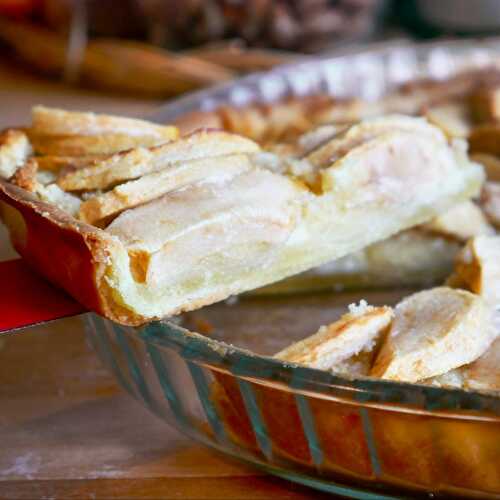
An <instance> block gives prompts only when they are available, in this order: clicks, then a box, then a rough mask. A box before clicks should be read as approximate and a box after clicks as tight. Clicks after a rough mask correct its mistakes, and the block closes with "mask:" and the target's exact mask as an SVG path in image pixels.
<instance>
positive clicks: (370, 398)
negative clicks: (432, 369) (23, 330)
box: [90, 313, 500, 423]
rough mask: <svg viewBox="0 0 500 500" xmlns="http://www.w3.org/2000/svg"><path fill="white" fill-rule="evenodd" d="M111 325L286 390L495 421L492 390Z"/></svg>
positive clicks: (166, 327)
mask: <svg viewBox="0 0 500 500" xmlns="http://www.w3.org/2000/svg"><path fill="white" fill-rule="evenodd" d="M90 314H94V313H90ZM101 319H102V320H103V321H109V322H110V323H112V322H111V321H110V320H107V319H105V318H101ZM112 324H113V326H114V328H119V329H123V330H125V332H126V333H127V332H128V334H129V335H130V336H132V337H134V338H137V337H139V338H140V340H141V341H143V342H145V343H146V344H153V345H154V346H156V347H159V348H168V349H173V350H174V351H176V352H177V354H178V355H179V356H180V357H181V358H183V359H184V360H186V361H192V362H195V363H197V364H200V365H204V366H207V367H209V368H210V369H213V370H215V371H218V372H223V373H228V374H230V376H234V377H238V378H243V379H247V380H251V381H252V382H255V383H258V384H262V385H268V386H269V385H271V386H276V387H278V388H279V389H281V390H285V391H287V392H293V393H300V394H304V395H309V396H313V397H318V398H321V399H330V400H332V399H333V400H338V401H341V402H344V403H347V404H350V405H356V406H363V407H373V408H378V409H383V410H391V409H392V410H393V411H399V412H405V413H412V414H415V413H419V414H422V415H431V416H441V417H443V418H456V419H465V420H489V421H495V422H498V423H500V397H499V396H498V395H497V394H495V393H494V392H492V391H479V390H465V389H457V388H447V387H434V386H430V385H422V384H412V383H409V382H400V381H393V380H383V379H379V378H374V377H350V376H349V375H340V374H334V373H332V372H329V371H326V370H319V369H316V368H309V367H306V366H301V365H299V364H296V363H286V362H283V361H281V360H278V359H274V358H272V357H270V356H264V355H259V354H256V353H254V352H251V351H249V350H246V349H243V348H240V347H236V346H234V345H232V344H229V343H227V342H225V341H221V340H216V339H212V338H210V337H206V336H204V335H202V334H199V333H197V332H193V331H190V330H188V329H186V328H184V327H181V326H179V325H176V324H175V323H172V322H171V321H168V320H160V321H153V322H150V323H147V324H146V325H143V326H141V327H123V326H120V325H117V324H116V323H112Z"/></svg>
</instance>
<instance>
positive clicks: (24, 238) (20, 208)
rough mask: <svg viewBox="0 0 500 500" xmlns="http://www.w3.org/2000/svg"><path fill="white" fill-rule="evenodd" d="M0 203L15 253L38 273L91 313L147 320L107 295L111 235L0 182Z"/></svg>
mask: <svg viewBox="0 0 500 500" xmlns="http://www.w3.org/2000/svg"><path fill="white" fill-rule="evenodd" d="M0 200H1V201H2V202H3V203H2V210H1V217H2V219H3V221H4V223H5V224H6V225H7V227H8V229H9V231H10V233H11V237H12V240H13V244H14V246H15V248H16V250H17V251H18V252H19V253H20V254H21V256H22V257H23V258H24V259H26V261H27V262H28V263H29V264H30V265H31V266H32V267H33V268H34V269H35V270H36V271H38V272H40V273H42V274H43V275H44V276H45V277H46V278H48V279H49V280H50V281H51V282H53V283H56V284H58V285H59V286H61V287H62V288H64V289H65V290H66V291H68V292H69V293H70V294H71V295H72V296H73V297H74V298H75V299H76V300H78V301H79V302H80V303H82V304H83V305H85V306H86V307H87V308H89V309H90V310H93V311H96V312H98V313H100V314H103V315H104V316H106V317H108V318H110V319H113V320H114V321H117V322H119V323H126V324H140V323H143V322H144V321H145V319H144V318H142V317H139V316H137V315H134V314H133V313H131V312H130V311H128V310H125V309H123V308H121V307H120V306H119V304H117V303H116V301H115V300H114V299H113V296H112V295H111V294H109V293H107V290H108V288H107V282H106V280H105V273H106V269H107V266H108V264H109V261H110V256H111V255H112V253H113V246H114V245H115V242H114V241H113V239H112V238H111V237H110V236H109V235H107V234H106V233H105V232H103V231H100V230H99V229H97V228H95V227H93V226H90V225H88V224H85V223H82V222H78V221H77V220H76V219H74V218H73V217H71V216H69V215H67V214H66V213H65V212H63V211H62V210H60V209H59V208H57V207H55V206H54V205H51V204H48V203H44V202H42V201H39V200H37V199H36V198H35V197H34V196H32V195H30V194H29V193H28V192H27V191H25V190H22V189H20V188H19V187H17V186H14V185H12V184H9V183H7V182H5V181H2V180H0ZM4 204H5V205H8V208H5V205H4ZM49 245H50V252H48V251H47V247H48V246H49Z"/></svg>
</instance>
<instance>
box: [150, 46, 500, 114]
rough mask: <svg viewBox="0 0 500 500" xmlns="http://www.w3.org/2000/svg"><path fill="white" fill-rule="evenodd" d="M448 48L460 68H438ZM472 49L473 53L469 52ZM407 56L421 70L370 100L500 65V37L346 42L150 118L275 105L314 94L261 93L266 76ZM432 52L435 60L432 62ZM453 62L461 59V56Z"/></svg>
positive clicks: (289, 89) (175, 103)
mask: <svg viewBox="0 0 500 500" xmlns="http://www.w3.org/2000/svg"><path fill="white" fill-rule="evenodd" d="M443 51H449V52H454V51H455V52H459V54H458V55H459V56H460V58H461V59H462V58H463V56H467V57H465V58H464V59H466V60H464V61H461V64H460V66H459V67H458V70H457V68H455V70H452V69H451V68H450V67H448V68H439V67H438V63H441V64H443V63H444V62H445V58H446V56H445V54H444V52H443ZM481 51H482V52H481ZM467 52H469V53H468V54H467ZM408 55H410V61H411V65H414V66H415V67H414V69H415V70H416V72H415V73H410V72H408V73H407V74H406V75H403V74H402V73H400V75H399V76H398V77H397V78H393V77H392V78H391V77H389V78H387V76H388V75H384V78H383V89H380V90H383V91H382V92H380V93H378V94H376V95H371V96H368V99H369V100H375V99H377V98H378V97H380V96H382V95H383V94H384V93H386V92H388V91H390V90H393V89H394V88H396V87H397V86H399V85H402V84H405V83H409V82H411V81H414V80H415V79H416V78H418V79H427V78H430V79H433V80H445V79H447V78H449V77H451V76H454V75H457V74H459V73H461V72H464V71H467V70H473V69H476V70H477V69H484V68H487V67H490V66H495V65H498V66H499V67H500V36H489V37H488V36H485V37H474V38H468V39H457V38H447V39H443V40H439V41H427V42H414V41H411V40H408V39H406V38H403V39H395V40H389V41H381V42H375V43H371V44H369V45H368V46H365V47H358V46H349V47H344V48H341V49H338V50H335V51H332V52H328V53H325V54H323V55H319V56H303V57H299V59H298V60H297V62H292V63H287V64H283V65H280V66H277V67H275V68H273V69H271V70H268V71H258V72H254V73H251V74H249V75H246V76H243V77H240V78H236V79H234V80H231V81H229V82H224V83H221V84H218V85H214V86H212V87H210V88H208V89H202V90H198V91H195V92H190V93H188V94H187V95H185V96H183V97H180V98H176V99H174V100H172V101H171V102H168V103H167V104H164V105H162V106H160V107H159V108H158V109H156V110H155V111H154V112H153V113H151V114H150V115H148V116H147V117H146V118H147V119H149V120H151V121H153V122H158V123H167V122H171V121H174V120H176V119H177V118H179V117H180V116H182V115H184V114H187V113H190V112H194V111H213V110H214V109H216V108H217V107H218V106H220V105H227V104H232V105H236V106H237V107H239V106H245V105H247V104H250V103H255V102H260V103H263V104H264V103H267V104H270V103H272V102H274V101H277V100H279V99H281V98H283V97H286V96H289V95H294V96H306V95H311V92H310V90H311V89H310V88H309V89H307V90H309V91H306V90H305V89H298V88H293V86H289V85H286V83H287V82H283V81H281V83H285V86H284V87H286V90H285V89H284V88H283V91H282V92H281V93H279V92H276V94H274V95H271V96H264V95H262V92H260V94H259V90H260V91H262V88H261V87H262V81H263V80H265V79H268V78H277V79H287V78H289V77H290V76H291V74H294V73H299V72H302V73H304V72H306V70H307V71H310V70H311V69H315V70H316V71H317V72H318V69H319V70H324V69H325V66H327V65H328V64H331V63H332V62H336V63H339V62H345V60H346V59H352V58H353V57H355V58H359V59H361V62H362V63H365V64H367V65H368V62H369V58H371V59H372V62H373V61H374V60H376V59H379V60H380V62H382V64H387V63H388V64H394V57H395V59H396V60H397V62H398V63H400V64H401V65H402V66H405V65H406V69H408V62H406V63H405V62H404V59H403V58H404V57H405V56H408ZM431 55H432V56H433V57H434V59H433V60H432V61H429V59H431V57H430V56H431ZM450 55H451V54H450ZM455 55H456V54H455ZM391 57H392V58H393V59H392V60H389V61H387V60H384V59H391ZM365 58H366V59H365ZM454 62H455V63H456V61H454ZM318 66H319V67H318ZM315 67H316V68H315ZM322 76H326V75H322ZM393 76H394V75H393ZM379 83H380V82H379ZM259 87H260V88H259ZM235 90H237V92H235ZM313 90H314V89H313ZM316 90H319V89H316ZM297 91H298V92H297ZM323 91H325V89H323ZM326 93H327V94H329V95H331V96H333V97H336V96H340V97H360V96H359V94H358V93H357V92H356V87H350V88H349V89H348V91H347V93H344V92H342V93H341V94H340V95H339V94H338V93H337V92H335V91H332V90H331V88H330V89H327V90H326ZM234 94H236V99H231V97H234Z"/></svg>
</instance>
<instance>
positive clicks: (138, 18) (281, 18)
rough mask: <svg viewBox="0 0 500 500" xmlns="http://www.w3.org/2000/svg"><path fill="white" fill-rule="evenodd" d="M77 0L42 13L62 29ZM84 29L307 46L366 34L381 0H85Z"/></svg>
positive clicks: (189, 41)
mask: <svg viewBox="0 0 500 500" xmlns="http://www.w3.org/2000/svg"><path fill="white" fill-rule="evenodd" d="M76 3H77V0H45V4H46V6H45V8H44V15H45V18H46V20H47V22H48V23H49V24H50V25H51V26H52V27H55V28H58V29H64V26H67V25H68V23H69V19H70V17H71V11H72V9H73V8H74V6H75V5H76ZM85 3H86V9H87V20H88V28H89V32H90V34H96V35H104V36H134V37H136V36H141V35H142V36H146V37H147V38H148V39H149V41H151V42H153V43H154V44H156V45H161V46H164V47H167V48H171V49H182V48H186V47H192V46H197V45H201V44H206V43H211V42H218V41H220V40H224V39H235V38H237V39H241V40H243V41H245V42H246V43H247V44H248V45H249V46H257V47H272V48H279V49H287V50H297V51H302V52H313V51H316V50H320V49H322V48H325V47H328V46H331V45H333V44H335V43H338V42H343V41H354V40H359V39H363V40H364V39H366V38H367V37H368V36H369V35H371V34H372V33H373V32H374V31H375V30H376V28H377V25H378V19H379V14H380V12H381V6H382V5H383V4H384V3H385V2H384V0H101V1H99V0H86V2H85Z"/></svg>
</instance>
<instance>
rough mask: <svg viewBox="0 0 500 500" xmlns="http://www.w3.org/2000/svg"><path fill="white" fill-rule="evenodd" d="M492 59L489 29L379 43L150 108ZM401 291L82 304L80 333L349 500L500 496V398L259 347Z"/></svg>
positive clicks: (295, 473)
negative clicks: (186, 304)
mask: <svg viewBox="0 0 500 500" xmlns="http://www.w3.org/2000/svg"><path fill="white" fill-rule="evenodd" d="M499 61H500V42H499V41H495V40H488V41H484V42H450V43H439V44H431V45H422V46H414V45H401V44H399V45H397V46H395V45H383V46H379V47H375V48H370V49H369V50H366V51H363V52H352V53H348V54H342V55H336V56H333V57H327V58H324V59H320V60H308V61H303V62H300V63H298V64H295V65H291V66H286V67H283V68H280V69H277V70H275V71H273V72H270V73H263V74H257V75H253V76H250V77H247V78H245V79H243V80H240V81H237V82H234V83H231V84H228V85H225V86H223V87H218V88H215V89H213V90H209V91H204V92H201V93H198V94H194V95H192V96H188V97H186V98H183V99H180V100H178V101H177V102H174V103H173V104H170V105H167V106H166V107H164V108H162V109H160V110H159V112H158V113H157V115H156V116H155V119H156V120H157V121H161V122H171V121H173V120H175V119H176V118H177V117H179V116H181V115H183V114H185V113H188V112H196V111H210V110H212V109H215V108H217V107H218V106H220V105H224V104H232V105H247V104H249V103H252V102H266V103H272V102H273V101H276V100H279V99H281V98H283V97H285V96H289V95H299V96H300V95H310V94H315V93H325V92H327V93H330V94H333V95H337V96H339V97H349V96H359V97H361V98H363V99H377V98H378V97H380V96H382V95H384V94H385V93H386V92H388V91H390V90H391V89H393V88H394V87H396V86H398V85H401V84H403V83H405V82H409V81H413V80H418V79H426V78H430V79H446V78H450V77H451V76H454V75H455V74H457V73H460V72H462V71H468V70H471V69H476V68H480V67H485V66H491V65H495V66H498V62H499ZM406 294H408V291H404V290H398V291H392V292H374V291H370V292H362V293H357V294H355V293H351V292H349V293H345V292H342V293H333V292H331V293H322V294H311V293H309V294H303V295H297V296H287V297H279V296H274V297H244V298H242V299H239V300H229V301H226V302H224V303H219V304H216V305H213V306H210V307H207V308H204V309H202V310H199V311H195V312H191V313H187V314H185V315H183V316H181V317H180V319H179V321H175V322H174V321H168V320H165V321H160V322H153V323H150V324H148V325H146V326H144V327H141V328H132V327H124V326H120V325H117V324H115V323H113V322H111V321H109V320H105V319H103V318H101V317H99V316H97V315H93V314H89V315H88V336H89V339H90V341H91V343H92V345H93V346H94V348H95V349H96V351H97V352H98V354H99V355H100V357H101V358H102V360H103V361H104V363H105V364H106V365H107V366H108V367H109V368H110V369H111V370H112V371H113V373H114V374H115V376H116V378H117V380H118V381H119V382H120V384H121V385H122V386H123V387H124V388H125V389H126V390H127V391H128V392H129V393H130V394H131V395H132V396H133V397H135V398H136V399H138V400H139V401H141V402H142V403H143V404H144V405H145V406H146V407H147V408H149V409H150V410H151V411H152V412H153V413H155V414H156V415H158V416H159V417H160V418H162V419H165V420H166V421H168V422H169V423H171V424H173V425H175V426H176V427H177V428H179V429H180V430H181V431H183V432H185V433H186V434H188V435H190V436H191V437H193V438H194V439H196V440H198V441H201V442H203V443H205V444H206V445H208V446H211V447H214V448H216V449H218V450H220V451H222V452H224V453H227V454H230V455H232V456H235V457H237V458H240V459H243V460H245V461H247V462H250V463H252V464H254V465H256V466H259V467H262V468H264V469H266V470H267V471H269V472H271V473H272V474H276V475H278V476H282V477H285V478H288V479H291V480H293V481H297V482H300V483H303V484H306V485H309V486H312V487H315V488H318V489H321V490H325V491H329V492H331V493H336V494H339V495H343V496H347V497H352V498H374V499H375V498H399V497H401V496H404V497H408V496H409V495H412V496H413V495H414V496H419V495H423V496H426V495H427V493H429V492H432V493H433V494H435V495H437V496H439V495H441V494H442V495H447V496H452V497H454V498H456V497H461V496H464V497H480V498H498V497H499V495H500V398H499V397H498V396H496V395H494V394H491V393H480V392H473V391H465V390H458V389H446V388H438V387H432V386H424V385H416V384H408V383H398V382H388V381H383V380H377V379H373V378H368V377H366V378H359V379H354V378H349V377H347V376H338V375H335V374H332V373H329V372H326V371H319V370H315V369H310V368H306V367H301V366H298V365H293V364H286V363H283V362H281V361H278V360H276V359H272V358H270V357H268V356H269V355H270V354H272V353H273V352H277V351H278V350H279V349H280V348H281V347H283V346H284V345H286V344H287V343H291V342H292V341H294V340H297V339H298V338H301V337H303V336H304V335H306V334H307V332H311V331H315V329H317V327H318V326H319V325H321V324H326V323H328V322H330V321H332V320H333V319H336V318H337V317H338V316H339V310H340V308H341V306H345V305H347V304H349V303H351V302H355V301H357V300H359V298H366V299H367V300H369V302H371V303H374V304H377V303H383V304H389V305H391V304H393V303H395V302H397V300H398V299H399V298H400V297H401V296H403V295H406ZM196 331H199V332H201V333H203V334H204V335H201V334H199V333H194V332H196Z"/></svg>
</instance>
